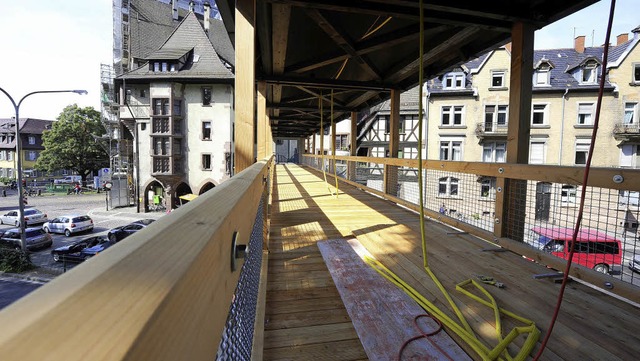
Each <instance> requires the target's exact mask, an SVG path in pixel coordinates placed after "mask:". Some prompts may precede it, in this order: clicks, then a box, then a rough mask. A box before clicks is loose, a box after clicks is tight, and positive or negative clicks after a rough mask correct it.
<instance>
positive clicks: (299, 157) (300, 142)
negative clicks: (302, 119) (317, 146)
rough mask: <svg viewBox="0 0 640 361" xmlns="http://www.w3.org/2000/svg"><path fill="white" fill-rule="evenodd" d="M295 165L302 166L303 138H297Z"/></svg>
mask: <svg viewBox="0 0 640 361" xmlns="http://www.w3.org/2000/svg"><path fill="white" fill-rule="evenodd" d="M296 147H297V155H296V164H304V162H303V161H302V155H303V154H304V138H298V144H297V145H296Z"/></svg>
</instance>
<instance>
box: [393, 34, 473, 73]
mask: <svg viewBox="0 0 640 361" xmlns="http://www.w3.org/2000/svg"><path fill="white" fill-rule="evenodd" d="M479 32H481V30H480V29H478V28H463V29H460V30H459V31H458V32H457V33H456V34H454V35H453V36H451V37H450V38H448V39H446V40H442V41H437V42H436V44H438V45H436V46H434V47H432V48H431V49H429V50H428V51H427V52H426V53H425V54H424V60H423V61H424V65H425V66H426V65H428V64H429V63H431V62H433V61H435V59H437V58H438V56H439V55H440V54H442V53H444V52H447V51H450V50H451V49H455V48H458V47H460V46H463V45H464V44H465V43H467V42H469V41H470V39H472V38H473V37H476V36H477V35H478V33H479ZM460 60H463V59H460ZM419 68H420V59H419V58H417V57H416V58H415V59H414V60H413V61H410V62H409V63H406V64H404V65H402V66H400V67H398V68H397V69H394V70H393V71H392V72H390V75H388V76H387V77H385V82H387V83H391V84H395V83H399V82H401V81H402V80H404V79H405V78H407V77H408V76H411V75H412V74H416V73H417V71H418V69H419Z"/></svg>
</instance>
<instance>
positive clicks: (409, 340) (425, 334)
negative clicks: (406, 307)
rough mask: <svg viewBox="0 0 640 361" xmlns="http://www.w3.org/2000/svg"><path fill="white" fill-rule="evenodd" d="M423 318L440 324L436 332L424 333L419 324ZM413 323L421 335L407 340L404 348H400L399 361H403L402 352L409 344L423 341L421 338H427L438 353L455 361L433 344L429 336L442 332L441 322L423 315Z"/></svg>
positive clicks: (417, 317)
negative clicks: (419, 340)
mask: <svg viewBox="0 0 640 361" xmlns="http://www.w3.org/2000/svg"><path fill="white" fill-rule="evenodd" d="M421 317H429V318H430V319H432V320H434V321H435V322H436V323H437V324H438V328H437V329H436V330H434V331H431V332H424V331H423V330H422V328H421V327H420V325H419V324H418V319H419V318H421ZM413 323H414V324H415V325H416V327H417V328H418V330H419V331H420V335H418V336H415V337H412V338H410V339H408V340H406V341H405V342H404V343H403V344H402V346H401V347H400V350H398V361H399V360H401V358H402V352H403V351H404V349H405V348H406V347H407V345H408V344H410V343H411V342H413V341H415V340H418V339H421V338H426V339H427V340H428V341H429V342H431V344H432V345H433V346H435V348H437V349H438V351H440V353H442V354H443V355H444V356H445V357H446V358H447V359H449V360H451V361H454V360H453V359H452V358H451V356H449V355H448V354H447V352H446V351H445V350H443V349H442V348H441V347H440V346H439V345H438V344H437V343H435V342H433V341H432V340H431V339H430V338H429V336H433V335H435V334H437V333H438V332H440V331H442V322H440V321H439V320H438V319H436V318H434V317H433V316H431V315H429V314H422V315H418V316H416V317H415V318H414V319H413Z"/></svg>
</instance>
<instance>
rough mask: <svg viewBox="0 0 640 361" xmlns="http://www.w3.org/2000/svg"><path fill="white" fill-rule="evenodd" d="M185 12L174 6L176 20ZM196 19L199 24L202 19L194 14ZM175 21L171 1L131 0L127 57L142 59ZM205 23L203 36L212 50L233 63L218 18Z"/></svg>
mask: <svg viewBox="0 0 640 361" xmlns="http://www.w3.org/2000/svg"><path fill="white" fill-rule="evenodd" d="M188 14H189V12H188V11H186V10H184V9H182V8H180V9H178V15H179V16H178V19H184V18H185V17H186V16H187V15H188ZM196 18H198V21H200V22H201V23H202V22H203V21H204V20H203V16H202V15H200V14H196ZM178 24H179V22H177V21H175V20H173V18H172V10H171V4H165V3H162V2H160V1H158V0H132V1H131V3H130V10H129V28H130V31H131V39H130V42H131V56H132V57H134V58H138V59H146V58H147V57H148V56H149V55H150V54H151V53H152V52H154V51H156V50H157V49H158V48H159V47H160V46H161V45H162V43H163V42H164V41H165V39H167V38H168V37H169V36H170V35H171V33H173V31H174V29H175V28H176V26H177V25H178ZM209 24H210V25H209V27H210V29H209V33H208V34H207V35H208V37H209V40H210V41H211V43H212V44H213V47H214V49H215V50H216V52H217V53H218V55H219V56H220V58H222V60H224V61H225V62H227V63H228V64H230V65H231V66H234V64H235V53H234V49H233V45H232V43H231V39H229V33H228V32H227V31H226V29H225V27H224V24H223V22H222V20H219V19H210V21H209Z"/></svg>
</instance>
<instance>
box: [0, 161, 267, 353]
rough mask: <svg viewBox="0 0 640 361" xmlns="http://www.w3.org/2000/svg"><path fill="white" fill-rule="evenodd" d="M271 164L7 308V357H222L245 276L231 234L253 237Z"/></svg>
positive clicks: (0, 320) (2, 342)
mask: <svg viewBox="0 0 640 361" xmlns="http://www.w3.org/2000/svg"><path fill="white" fill-rule="evenodd" d="M271 161H272V160H269V161H266V160H264V161H260V162H258V163H255V164H253V165H252V166H250V167H248V168H247V169H245V170H244V171H243V172H241V173H239V174H238V175H236V176H234V177H233V178H231V179H230V180H228V181H226V182H224V183H222V184H221V185H220V186H218V187H216V188H214V189H212V190H210V191H209V192H206V193H205V194H203V195H202V196H200V197H198V198H197V199H195V200H194V201H192V202H189V203H188V204H187V205H185V206H183V207H180V208H179V209H177V210H176V211H174V212H172V213H171V214H168V215H166V216H163V217H162V218H161V219H160V220H158V221H156V222H154V223H153V224H151V225H150V226H149V227H147V228H146V229H143V230H141V231H140V232H138V233H136V234H134V235H132V236H130V237H128V238H126V239H125V240H123V241H121V242H120V243H118V244H117V245H114V246H113V247H110V248H109V249H107V250H106V251H104V252H103V253H101V254H100V255H99V256H97V257H95V258H94V259H91V260H89V261H88V262H85V263H83V264H80V265H78V266H77V267H74V268H73V269H72V270H71V271H69V272H67V273H65V274H64V275H61V276H59V277H57V278H56V279H54V280H53V281H51V282H49V283H48V284H46V285H43V286H42V287H40V288H39V289H37V290H35V291H34V292H32V293H30V294H29V295H27V296H25V297H24V298H23V299H21V300H19V301H17V302H15V303H14V304H12V305H10V306H9V307H7V308H5V309H4V310H2V311H0V355H2V356H0V357H1V358H2V359H3V360H211V359H212V358H214V357H215V354H216V351H217V347H218V340H220V337H221V335H222V331H223V329H224V325H225V321H226V318H227V315H228V311H229V306H230V304H231V301H232V298H233V294H234V291H235V288H236V283H237V281H238V278H239V274H240V272H239V269H240V267H238V268H237V269H238V270H236V271H235V272H232V271H231V252H232V250H231V248H232V247H231V244H232V236H233V234H234V233H235V232H238V234H239V237H238V240H239V241H238V243H240V244H248V240H249V237H250V235H251V230H252V227H253V223H254V221H255V214H256V212H257V209H258V206H259V203H260V199H261V197H262V194H263V189H264V184H265V183H266V182H264V180H265V179H266V177H268V164H269V163H270V162H271ZM254 251H255V252H261V253H262V250H261V249H257V250H252V249H250V250H248V252H254ZM241 265H242V261H240V263H239V266H241Z"/></svg>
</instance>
